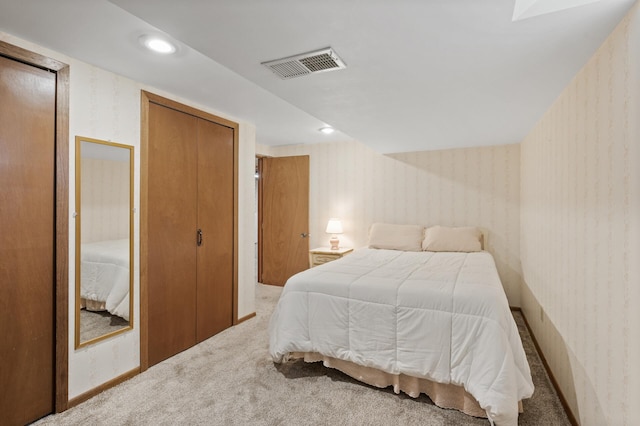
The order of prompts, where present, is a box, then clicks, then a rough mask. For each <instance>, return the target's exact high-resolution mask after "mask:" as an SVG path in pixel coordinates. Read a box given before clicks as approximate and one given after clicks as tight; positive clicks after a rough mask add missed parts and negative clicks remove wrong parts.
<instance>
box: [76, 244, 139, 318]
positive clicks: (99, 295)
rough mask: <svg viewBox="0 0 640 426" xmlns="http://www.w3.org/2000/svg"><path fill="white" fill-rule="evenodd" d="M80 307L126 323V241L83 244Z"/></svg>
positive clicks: (127, 309) (127, 305) (127, 253)
mask: <svg viewBox="0 0 640 426" xmlns="http://www.w3.org/2000/svg"><path fill="white" fill-rule="evenodd" d="M81 253H82V255H81V265H80V274H81V287H80V296H81V301H80V302H81V306H82V307H83V308H85V309H87V310H88V311H107V312H109V313H110V314H112V315H117V316H119V317H122V318H124V319H125V320H127V321H128V320H129V240H128V239H121V240H107V241H98V242H93V243H84V244H82V250H81Z"/></svg>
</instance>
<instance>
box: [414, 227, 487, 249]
mask: <svg viewBox="0 0 640 426" xmlns="http://www.w3.org/2000/svg"><path fill="white" fill-rule="evenodd" d="M481 241H482V232H480V230H479V229H478V228H476V227H464V228H447V227H445V226H432V227H430V228H427V231H426V233H425V236H424V241H423V242H422V249H423V250H424V251H461V252H474V251H482V242H481Z"/></svg>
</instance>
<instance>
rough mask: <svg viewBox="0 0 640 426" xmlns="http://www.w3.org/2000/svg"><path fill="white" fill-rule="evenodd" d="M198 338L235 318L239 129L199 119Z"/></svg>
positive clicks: (223, 327) (226, 324)
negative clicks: (235, 141) (235, 148)
mask: <svg viewBox="0 0 640 426" xmlns="http://www.w3.org/2000/svg"><path fill="white" fill-rule="evenodd" d="M197 140H198V229H199V230H200V232H201V242H200V243H199V245H198V249H197V253H198V255H197V264H198V276H197V280H196V282H197V289H196V294H197V308H196V309H197V326H196V333H197V338H196V340H197V341H198V342H201V341H203V340H205V339H208V338H209V337H211V336H213V335H214V334H217V333H219V332H220V331H222V330H224V329H226V328H228V327H230V326H231V325H232V323H233V309H232V307H233V303H232V301H233V253H234V247H233V245H234V236H233V229H234V223H233V215H234V214H233V206H234V190H233V188H234V187H233V173H234V167H233V164H234V160H233V158H234V157H233V129H231V128H229V127H226V126H222V125H220V124H216V123H213V122H211V121H207V120H203V119H198V138H197Z"/></svg>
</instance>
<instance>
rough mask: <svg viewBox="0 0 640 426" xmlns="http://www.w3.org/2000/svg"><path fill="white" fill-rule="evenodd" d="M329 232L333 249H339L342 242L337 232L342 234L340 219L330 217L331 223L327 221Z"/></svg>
mask: <svg viewBox="0 0 640 426" xmlns="http://www.w3.org/2000/svg"><path fill="white" fill-rule="evenodd" d="M325 232H326V233H327V234H331V239H330V240H329V243H330V244H331V250H338V244H340V240H339V239H338V237H337V236H336V234H342V223H341V222H340V219H336V218H331V219H329V223H327V229H326V230H325Z"/></svg>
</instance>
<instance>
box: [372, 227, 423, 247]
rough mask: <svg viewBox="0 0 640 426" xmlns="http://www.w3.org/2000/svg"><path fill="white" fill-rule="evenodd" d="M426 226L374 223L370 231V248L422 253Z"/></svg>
mask: <svg viewBox="0 0 640 426" xmlns="http://www.w3.org/2000/svg"><path fill="white" fill-rule="evenodd" d="M423 238H424V226H422V225H392V224H389V223H374V224H373V225H371V229H370V230H369V248H376V249H387V250H404V251H422V239H423Z"/></svg>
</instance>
